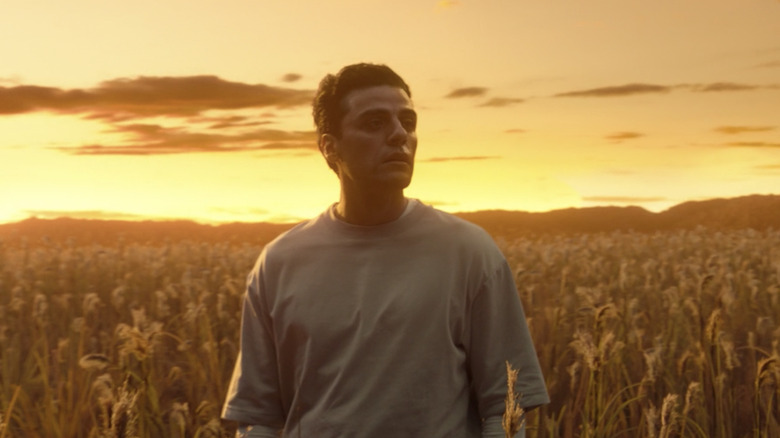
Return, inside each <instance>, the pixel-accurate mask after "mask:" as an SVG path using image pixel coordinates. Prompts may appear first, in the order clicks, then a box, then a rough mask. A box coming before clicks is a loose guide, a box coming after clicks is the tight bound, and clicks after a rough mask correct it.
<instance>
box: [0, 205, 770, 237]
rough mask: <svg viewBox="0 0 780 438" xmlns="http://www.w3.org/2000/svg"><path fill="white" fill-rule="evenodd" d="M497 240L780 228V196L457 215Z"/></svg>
mask: <svg viewBox="0 0 780 438" xmlns="http://www.w3.org/2000/svg"><path fill="white" fill-rule="evenodd" d="M455 215H456V216H459V217H461V218H463V219H466V220H468V221H470V222H473V223H475V224H477V225H479V226H481V227H482V228H484V229H485V230H486V231H487V232H488V233H490V234H491V235H494V236H499V235H517V234H519V233H523V234H549V233H565V234H575V233H602V232H611V231H634V232H642V233H647V232H655V231H668V230H674V229H692V228H696V227H704V228H707V229H711V230H727V229H746V228H751V229H756V230H764V229H768V228H773V229H780V195H749V196H742V197H736V198H716V199H709V200H703V201H688V202H684V203H681V204H678V205H675V206H673V207H671V208H669V209H667V210H664V211H662V212H659V213H654V212H650V211H648V210H645V209H643V208H641V207H636V206H628V207H614V206H604V207H585V208H566V209H559V210H552V211H548V212H525V211H510V210H482V211H476V212H464V213H455ZM294 225H295V224H292V223H268V222H258V223H243V222H235V223H227V224H220V225H207V224H199V223H196V222H194V221H188V220H176V221H122V220H100V219H72V218H57V219H37V218H29V219H25V220H22V221H19V222H14V223H9V224H0V242H4V243H20V242H23V241H25V240H26V241H30V240H31V239H32V240H33V241H34V240H40V239H43V240H45V241H53V242H70V243H72V244H77V245H83V244H90V243H107V242H112V243H116V242H117V241H119V240H122V241H125V242H127V243H134V242H147V243H160V244H164V243H166V242H177V241H183V240H192V241H206V242H225V243H231V244H242V243H247V244H264V243H266V242H268V241H270V240H271V239H273V238H274V237H275V236H277V235H278V234H279V233H281V232H283V231H285V230H287V229H289V228H291V227H293V226H294Z"/></svg>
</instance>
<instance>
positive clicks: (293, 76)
mask: <svg viewBox="0 0 780 438" xmlns="http://www.w3.org/2000/svg"><path fill="white" fill-rule="evenodd" d="M302 77H303V76H302V75H299V74H298V73H287V74H286V75H284V76H282V82H298V81H300V80H301V78H302Z"/></svg>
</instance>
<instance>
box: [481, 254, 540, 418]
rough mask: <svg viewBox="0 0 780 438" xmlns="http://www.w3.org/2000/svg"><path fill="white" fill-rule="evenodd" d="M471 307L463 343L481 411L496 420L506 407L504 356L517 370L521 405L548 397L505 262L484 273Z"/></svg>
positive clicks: (482, 414) (533, 404)
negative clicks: (465, 338) (489, 272)
mask: <svg viewBox="0 0 780 438" xmlns="http://www.w3.org/2000/svg"><path fill="white" fill-rule="evenodd" d="M470 312H471V313H470V315H469V324H470V327H469V337H468V342H467V345H466V348H467V352H468V364H469V368H470V370H471V377H472V388H473V390H474V394H475V396H476V402H477V406H478V408H479V413H480V415H481V416H482V417H483V418H485V419H489V418H491V417H498V418H499V424H500V417H501V415H502V414H503V412H504V410H505V405H504V401H505V399H506V392H507V375H506V363H507V362H509V364H510V366H511V367H512V368H513V369H516V370H518V376H517V383H516V386H515V392H516V393H517V394H520V399H519V401H518V403H519V404H520V406H522V407H523V408H524V409H531V408H533V407H536V406H539V405H543V404H546V403H549V397H548V395H547V390H546V387H545V382H544V378H543V376H542V373H541V368H540V367H539V361H538V359H537V356H536V350H535V349H534V346H533V340H532V338H531V335H530V332H529V329H528V325H527V323H526V319H525V313H524V310H523V306H522V303H521V302H520V297H519V296H518V294H517V288H516V286H515V283H514V278H513V275H512V272H511V269H510V268H509V266H508V264H506V262H504V263H503V264H502V265H501V266H499V267H497V268H496V270H495V271H494V272H492V273H491V274H490V275H487V276H486V278H485V281H484V282H483V284H482V286H481V288H480V290H479V291H478V293H477V295H476V296H475V297H474V299H473V300H472V305H471V309H470ZM491 421H494V420H491ZM499 430H500V426H499Z"/></svg>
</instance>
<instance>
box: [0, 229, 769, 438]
mask: <svg viewBox="0 0 780 438" xmlns="http://www.w3.org/2000/svg"><path fill="white" fill-rule="evenodd" d="M496 240H497V241H498V242H499V244H500V246H501V247H502V249H503V250H504V252H505V254H506V256H507V258H508V260H509V262H510V264H511V265H512V266H514V267H515V268H516V279H517V284H518V292H519V294H520V296H521V298H522V300H523V302H524V305H525V307H526V311H527V313H528V317H529V324H530V327H531V330H532V334H533V337H534V340H535V343H536V346H537V350H538V354H539V358H540V361H541V364H542V368H543V371H544V373H545V378H546V380H547V384H548V388H549V391H550V395H551V398H552V403H551V404H550V405H547V406H544V407H542V408H540V409H538V410H535V411H533V412H531V413H530V414H529V415H528V417H527V419H526V422H527V427H528V436H529V437H621V436H622V437H663V438H666V437H723V438H725V437H728V438H733V437H778V436H780V425H778V422H780V408H778V403H779V401H780V389H778V388H779V383H780V325H778V323H780V232H778V231H761V232H759V231H751V230H743V231H724V232H712V231H707V230H704V229H697V230H687V231H686V230H680V231H669V232H663V233H660V232H659V233H654V234H640V233H625V232H622V233H621V232H615V233H611V234H593V235H588V234H581V235H548V236H536V237H533V236H496ZM259 251H260V247H259V246H252V245H244V246H240V245H235V244H228V243H225V244H214V243H200V242H197V241H195V240H193V241H191V242H181V243H168V244H159V245H154V244H143V245H142V244H134V243H132V242H124V241H122V240H117V242H116V243H115V244H111V245H105V244H103V245H91V246H90V245H87V246H83V245H82V246H77V245H75V244H73V243H67V242H51V241H35V242H33V241H27V242H25V241H23V240H18V241H15V242H12V243H9V242H4V243H2V244H0V438H8V437H29V438H36V437H40V438H54V437H63V438H70V437H90V438H98V437H100V438H103V437H152V438H155V437H200V438H206V437H227V436H231V435H232V433H233V431H234V429H233V427H234V426H233V425H231V424H229V423H226V422H222V421H220V420H219V412H220V407H221V404H222V401H223V397H224V395H225V391H226V386H227V383H228V380H229V377H230V373H231V371H232V365H233V361H234V359H235V356H236V353H237V351H236V348H237V344H238V335H239V333H238V328H239V314H240V313H239V312H240V303H241V296H242V294H243V288H244V279H245V276H246V274H247V273H248V271H249V269H250V268H251V266H252V263H253V262H254V259H255V258H256V256H257V255H258V253H259Z"/></svg>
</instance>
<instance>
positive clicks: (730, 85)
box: [691, 82, 763, 93]
mask: <svg viewBox="0 0 780 438" xmlns="http://www.w3.org/2000/svg"><path fill="white" fill-rule="evenodd" d="M760 88H763V87H760V86H757V85H745V84H736V83H734V82H715V83H712V84H699V85H692V86H691V90H693V91H695V92H699V93H711V92H720V91H749V90H757V89H760Z"/></svg>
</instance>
